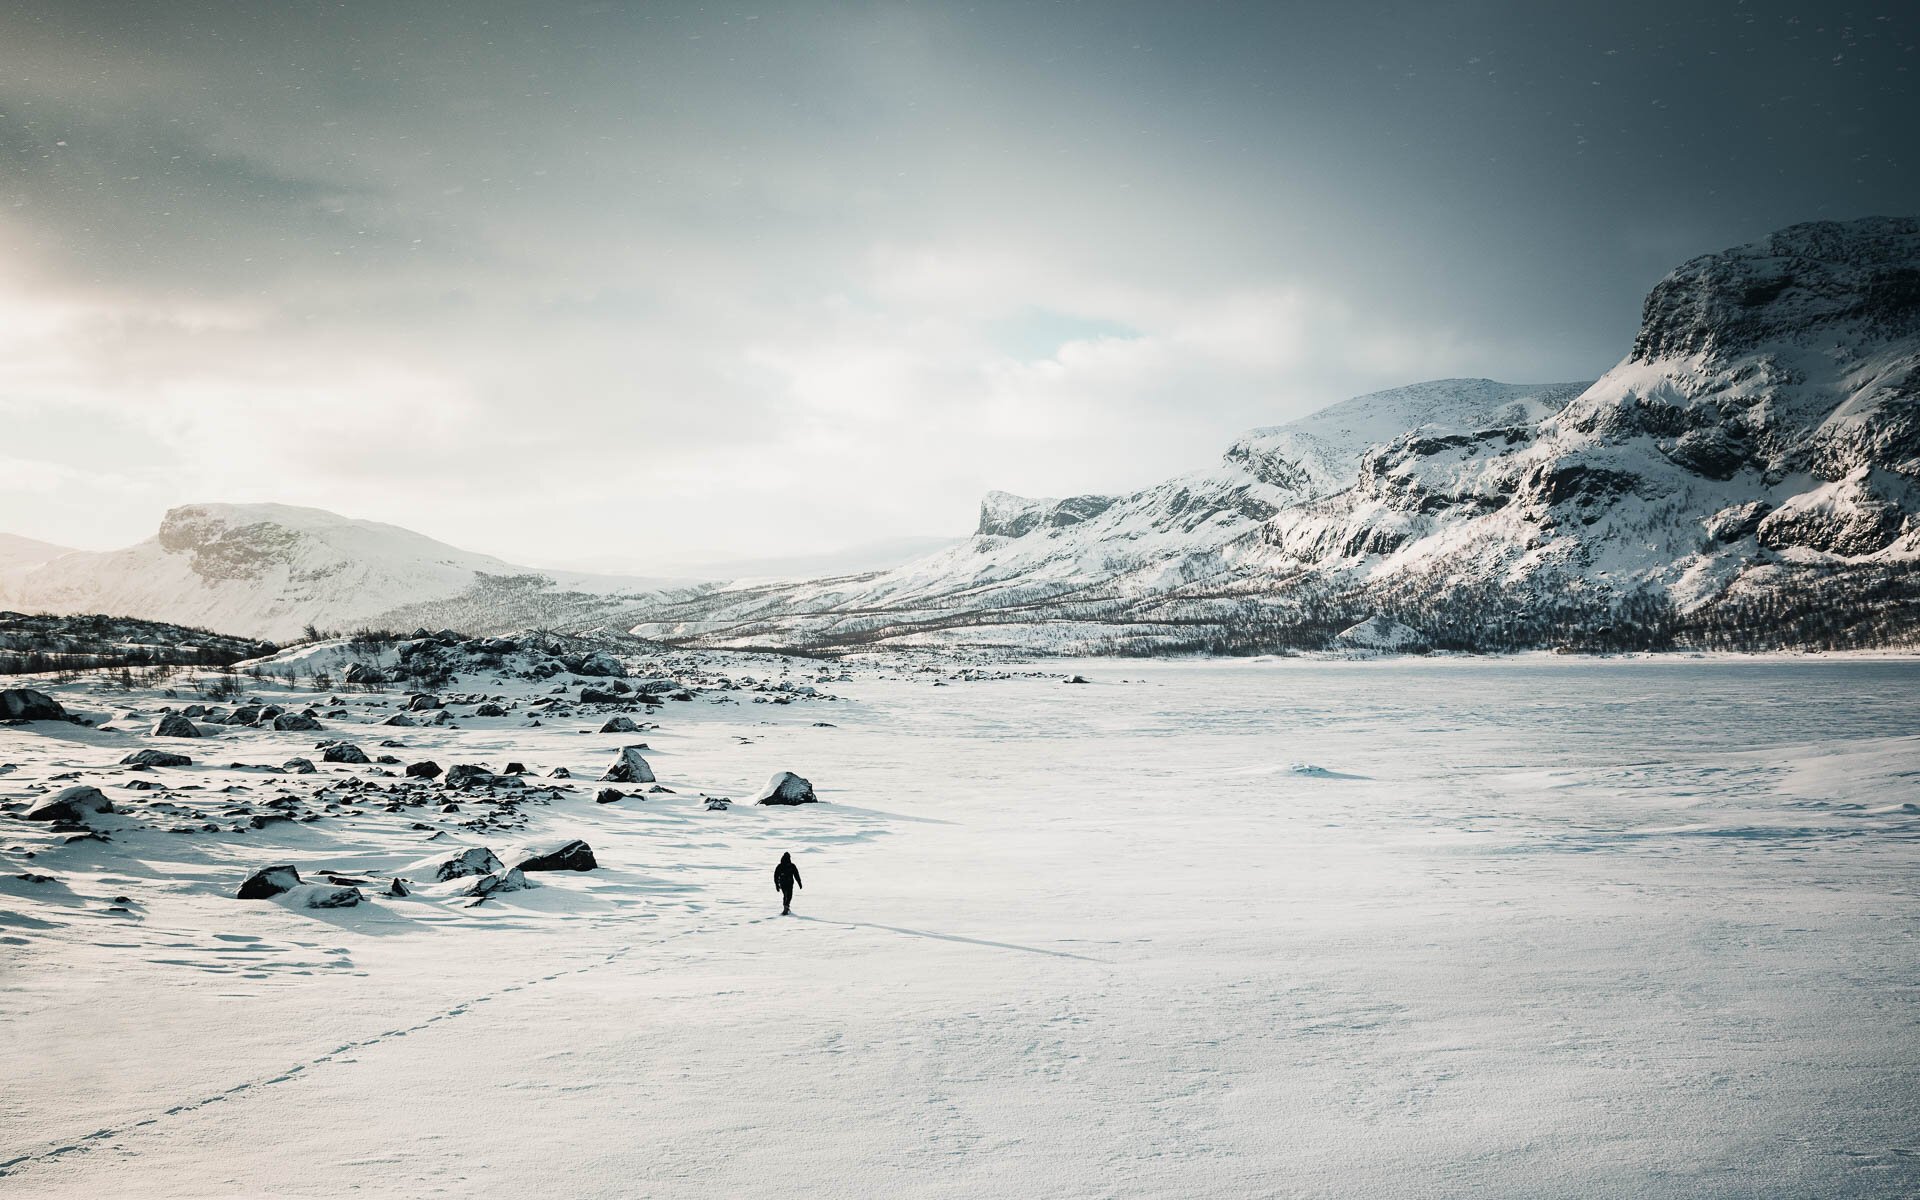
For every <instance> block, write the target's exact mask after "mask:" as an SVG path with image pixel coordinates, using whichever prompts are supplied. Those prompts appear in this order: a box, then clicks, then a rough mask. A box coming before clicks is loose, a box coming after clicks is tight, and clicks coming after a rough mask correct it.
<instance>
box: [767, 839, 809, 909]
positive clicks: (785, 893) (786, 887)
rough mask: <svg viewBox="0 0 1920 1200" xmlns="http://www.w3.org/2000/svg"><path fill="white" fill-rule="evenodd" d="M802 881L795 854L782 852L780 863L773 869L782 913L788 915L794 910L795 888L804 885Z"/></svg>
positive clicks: (775, 887) (774, 885) (774, 882)
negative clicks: (795, 862) (795, 861)
mask: <svg viewBox="0 0 1920 1200" xmlns="http://www.w3.org/2000/svg"><path fill="white" fill-rule="evenodd" d="M803 886H805V885H803V884H802V883H801V882H800V868H799V867H796V866H794V865H793V855H791V854H782V855H781V856H780V865H779V866H777V867H775V868H774V869H773V888H774V890H775V891H777V892H779V893H780V915H781V916H783V917H784V916H786V915H787V914H788V913H790V912H792V911H793V889H795V888H797V887H803Z"/></svg>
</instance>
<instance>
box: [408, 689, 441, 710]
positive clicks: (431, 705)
mask: <svg viewBox="0 0 1920 1200" xmlns="http://www.w3.org/2000/svg"><path fill="white" fill-rule="evenodd" d="M440 707H441V704H440V697H438V696H434V695H430V694H428V693H424V692H423V693H421V694H420V695H418V696H415V697H413V698H412V699H410V700H408V701H407V708H408V709H409V710H411V711H413V712H428V711H431V710H433V709H436V708H440Z"/></svg>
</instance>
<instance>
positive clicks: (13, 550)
mask: <svg viewBox="0 0 1920 1200" xmlns="http://www.w3.org/2000/svg"><path fill="white" fill-rule="evenodd" d="M72 553H73V550H72V549H71V548H69V547H67V546H56V545H54V544H53V543H52V542H42V541H37V540H35V539H34V538H29V537H21V536H19V535H18V534H12V533H0V572H5V571H15V570H21V569H24V568H29V567H37V566H39V565H40V564H41V563H46V562H52V561H53V560H54V559H56V558H59V557H60V556H61V555H63V554H72Z"/></svg>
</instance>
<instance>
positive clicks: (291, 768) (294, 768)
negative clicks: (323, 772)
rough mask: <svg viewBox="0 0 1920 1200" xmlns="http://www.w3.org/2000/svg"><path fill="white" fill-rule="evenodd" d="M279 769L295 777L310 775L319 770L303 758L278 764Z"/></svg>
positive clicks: (291, 759)
mask: <svg viewBox="0 0 1920 1200" xmlns="http://www.w3.org/2000/svg"><path fill="white" fill-rule="evenodd" d="M280 769H281V770H282V771H288V772H291V773H292V774H295V775H311V774H313V773H314V772H315V771H317V770H319V768H318V767H316V766H314V765H313V763H312V762H310V761H308V760H307V759H304V758H290V759H288V760H287V761H286V762H283V763H281V764H280Z"/></svg>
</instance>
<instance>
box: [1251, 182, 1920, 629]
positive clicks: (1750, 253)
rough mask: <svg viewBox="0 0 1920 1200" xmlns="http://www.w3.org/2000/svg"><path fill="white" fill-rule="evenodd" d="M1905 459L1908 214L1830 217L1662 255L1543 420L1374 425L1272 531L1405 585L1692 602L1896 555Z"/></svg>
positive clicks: (1912, 294)
mask: <svg viewBox="0 0 1920 1200" xmlns="http://www.w3.org/2000/svg"><path fill="white" fill-rule="evenodd" d="M1916 479H1920V224H1917V223H1916V222H1913V221H1900V220H1866V221H1855V222H1850V223H1846V224H1837V223H1830V222H1823V223H1819V224H1812V225H1801V226H1795V227H1793V228H1791V229H1787V230H1784V231H1782V232H1780V233H1778V234H1775V235H1774V236H1772V237H1770V238H1768V239H1766V240H1764V241H1762V242H1758V243H1755V244H1753V245H1749V246H1742V247H1738V248H1736V249H1733V250H1728V251H1724V252H1722V253H1719V254H1710V255H1706V256H1703V257H1701V258H1697V259H1694V260H1693V261H1691V262H1689V263H1686V264H1685V265H1683V266H1682V267H1680V268H1679V269H1678V270H1676V271H1674V272H1673V273H1672V274H1670V275H1669V276H1667V278H1665V279H1664V280H1662V281H1661V282H1660V284H1659V285H1658V286H1657V287H1655V288H1654V290H1653V292H1652V294H1651V295H1650V296H1649V297H1648V298H1647V302H1646V306H1645V311H1644V316H1643V320H1642V324H1641V328H1640V333H1639V336H1638V337H1637V338H1636V339H1635V343H1634V348H1633V350H1632V352H1631V353H1630V354H1628V356H1627V357H1626V358H1625V359H1624V360H1622V361H1621V363H1620V364H1619V365H1617V366H1616V367H1614V369H1613V370H1611V371H1609V372H1607V374H1606V375H1605V376H1603V377H1602V378H1601V379H1600V380H1599V381H1598V382H1597V383H1595V384H1594V385H1593V386H1592V387H1591V388H1588V389H1587V390H1586V391H1585V392H1583V393H1582V394H1581V395H1580V396H1578V397H1577V398H1575V399H1574V400H1573V401H1572V402H1571V403H1570V404H1568V405H1567V406H1566V407H1565V408H1564V409H1562V410H1561V411H1559V412H1557V413H1555V414H1553V415H1551V416H1550V417H1548V418H1547V419H1546V420H1544V421H1541V422H1539V423H1538V424H1537V425H1533V426H1527V427H1513V428H1507V429H1496V430H1487V431H1480V432H1477V433H1474V434H1472V435H1465V436H1454V437H1448V438H1434V437H1432V436H1427V435H1422V434H1417V433H1416V434H1408V435H1405V436H1402V437H1399V438H1395V439H1393V440H1391V441H1388V442H1385V443H1383V444H1382V445H1379V446H1377V447H1375V448H1373V449H1371V450H1369V451H1368V452H1367V454H1366V455H1365V456H1364V457H1363V460H1362V463H1361V468H1360V472H1359V478H1358V480H1357V482H1356V484H1355V486H1354V487H1353V488H1352V489H1350V490H1349V491H1347V492H1345V493H1342V494H1340V495H1338V496H1330V497H1325V498H1323V499H1321V500H1319V501H1317V502H1314V503H1311V504H1307V505H1301V506H1297V507H1295V508H1292V509H1290V510H1288V511H1287V512H1285V513H1282V514H1279V515H1278V516H1276V518H1275V519H1274V520H1273V521H1272V522H1270V523H1269V524H1268V527H1267V529H1266V530H1265V531H1264V537H1265V540H1266V542H1267V544H1268V546H1269V549H1270V553H1271V556H1272V558H1271V562H1270V564H1269V567H1270V569H1271V570H1275V571H1282V572H1284V571H1287V570H1297V569H1308V568H1310V569H1312V570H1314V571H1316V572H1318V573H1321V574H1337V575H1343V576H1344V577H1346V578H1348V579H1352V580H1355V581H1364V582H1365V583H1366V584H1367V585H1368V586H1369V587H1371V588H1373V589H1375V590H1386V591H1387V592H1388V593H1389V594H1393V595H1397V596H1399V597H1401V598H1403V599H1411V598H1412V596H1413V595H1414V594H1415V593H1417V592H1422V591H1430V590H1432V589H1433V588H1435V587H1436V586H1439V587H1442V588H1446V589H1451V590H1453V591H1456V592H1457V591H1459V590H1460V589H1461V588H1463V587H1470V588H1473V589H1475V590H1481V591H1501V592H1515V593H1517V594H1519V595H1520V596H1522V597H1524V596H1528V595H1562V594H1565V593H1567V592H1569V591H1579V592H1583V593H1585V594H1587V595H1589V596H1592V597H1595V598H1597V599H1598V598H1608V597H1611V598H1615V599H1620V600H1624V599H1625V598H1626V597H1629V596H1633V595H1636V594H1640V595H1646V594H1658V595H1661V596H1664V597H1666V598H1667V599H1668V600H1669V601H1670V602H1671V603H1672V604H1673V606H1674V608H1675V610H1676V612H1677V613H1678V614H1679V615H1680V616H1681V617H1685V616H1686V615H1687V614H1690V613H1695V612H1698V611H1700V610H1703V609H1712V608H1714V607H1716V606H1721V605H1726V604H1729V603H1737V602H1740V601H1743V600H1751V599H1765V598H1768V597H1773V598H1775V599H1785V598H1786V597H1787V592H1788V590H1789V589H1800V588H1806V587H1814V588H1820V589H1822V590H1823V591H1828V592H1831V591H1832V590H1833V589H1832V588H1831V586H1830V585H1831V581H1832V579H1833V577H1835V576H1845V577H1850V578H1852V579H1854V580H1856V581H1860V582H1864V581H1868V580H1871V579H1874V578H1876V577H1877V576H1878V575H1880V574H1881V573H1882V570H1881V569H1882V568H1889V567H1896V566H1898V567H1899V569H1901V570H1903V571H1904V564H1907V563H1909V562H1910V561H1911V560H1912V559H1913V558H1914V557H1915V556H1916V554H1920V521H1917V520H1916V516H1915V514H1916V512H1920V490H1917V489H1916ZM1829 598H1830V599H1836V600H1841V601H1842V606H1843V607H1844V599H1843V597H1840V596H1837V595H1836V596H1830V597H1829Z"/></svg>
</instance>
